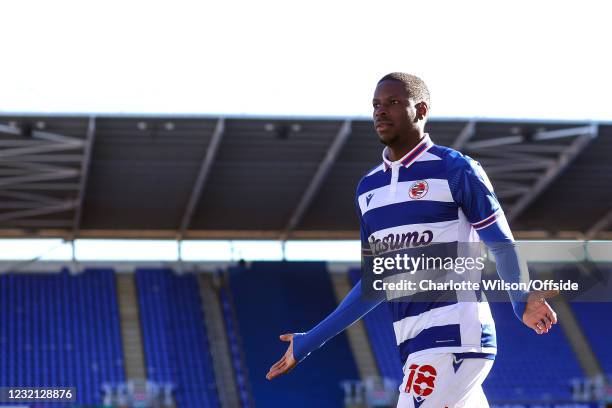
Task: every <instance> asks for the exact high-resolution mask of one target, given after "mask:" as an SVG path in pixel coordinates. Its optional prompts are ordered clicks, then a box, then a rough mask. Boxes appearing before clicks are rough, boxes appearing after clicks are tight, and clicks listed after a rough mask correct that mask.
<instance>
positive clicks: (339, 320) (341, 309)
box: [266, 281, 384, 380]
mask: <svg viewBox="0 0 612 408" xmlns="http://www.w3.org/2000/svg"><path fill="white" fill-rule="evenodd" d="M383 300H384V298H383V297H381V298H380V299H379V300H365V299H363V297H362V296H361V281H359V282H357V284H356V285H355V286H354V287H353V289H352V290H351V291H350V292H349V294H348V295H347V296H346V297H345V298H344V300H343V301H342V302H341V303H340V305H338V307H337V308H336V310H334V311H333V312H332V313H331V314H330V315H329V316H327V317H326V318H325V319H324V320H323V321H321V323H319V324H318V325H316V326H315V327H314V328H312V329H311V330H309V331H308V332H306V333H294V334H283V335H281V336H280V339H281V340H282V341H286V342H289V348H288V349H287V351H286V352H285V354H284V355H283V357H282V358H281V359H280V360H279V361H277V362H276V363H275V364H274V365H273V366H272V367H270V370H269V371H268V374H267V375H266V378H267V379H268V380H271V379H273V378H275V377H278V376H279V375H282V374H285V373H287V372H289V371H290V370H291V369H292V368H293V367H295V366H296V365H297V363H299V362H300V361H302V360H303V359H305V358H306V357H307V356H308V355H309V354H310V353H311V352H313V351H314V350H316V349H318V348H320V347H321V346H323V344H325V343H326V342H327V341H328V340H329V339H331V338H332V337H334V336H336V335H337V334H338V333H340V332H341V331H343V330H344V329H346V328H347V327H349V326H350V325H351V324H353V323H355V322H356V321H357V320H359V319H360V318H361V317H363V316H364V315H365V314H367V313H368V312H369V311H370V310H372V309H374V308H375V307H376V306H378V305H379V304H380V303H381V302H382V301H383Z"/></svg>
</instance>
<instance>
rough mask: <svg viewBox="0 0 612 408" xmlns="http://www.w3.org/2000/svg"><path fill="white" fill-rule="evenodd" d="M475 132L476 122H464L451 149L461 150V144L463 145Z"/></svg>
mask: <svg viewBox="0 0 612 408" xmlns="http://www.w3.org/2000/svg"><path fill="white" fill-rule="evenodd" d="M475 133H476V122H475V121H473V120H470V121H469V122H468V123H466V124H465V126H464V127H463V129H461V132H459V134H458V135H457V138H456V139H455V143H453V149H455V150H461V149H462V148H463V146H465V144H466V143H467V142H468V141H469V140H470V139H471V138H472V137H473V136H474V134H475Z"/></svg>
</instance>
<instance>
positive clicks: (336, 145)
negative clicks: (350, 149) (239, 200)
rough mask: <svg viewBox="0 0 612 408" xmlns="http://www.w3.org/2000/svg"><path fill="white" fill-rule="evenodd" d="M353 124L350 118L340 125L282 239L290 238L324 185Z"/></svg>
mask: <svg viewBox="0 0 612 408" xmlns="http://www.w3.org/2000/svg"><path fill="white" fill-rule="evenodd" d="M351 124H352V123H351V121H350V120H346V121H344V123H343V124H342V126H341V127H340V130H339V131H338V133H337V134H336V137H335V138H334V140H333V142H332V144H331V146H330V147H329V149H328V150H327V154H326V155H325V157H323V160H322V161H321V163H320V164H319V167H318V168H317V171H316V173H315V174H314V176H313V177H312V179H311V180H310V184H309V185H308V187H307V188H306V190H305V191H304V194H303V195H302V198H301V199H300V201H299V203H298V205H297V207H296V208H295V210H294V211H293V214H292V215H291V218H289V222H288V223H287V226H286V227H285V231H284V232H283V233H282V234H281V240H283V241H284V240H286V239H287V238H289V236H290V235H291V233H292V232H293V230H294V229H295V228H296V227H297V226H298V225H299V223H300V221H301V220H302V217H303V216H304V213H305V212H306V210H307V209H308V206H310V203H311V202H312V200H313V199H314V198H315V196H316V195H317V193H318V192H319V190H320V188H321V186H322V185H323V182H324V181H325V178H326V177H327V174H328V173H329V170H330V169H331V168H332V166H333V164H334V162H335V161H336V158H337V157H338V154H339V153H340V150H341V149H342V146H344V143H345V142H346V140H347V139H348V137H349V136H350V134H351Z"/></svg>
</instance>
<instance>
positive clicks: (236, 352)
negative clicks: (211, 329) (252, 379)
mask: <svg viewBox="0 0 612 408" xmlns="http://www.w3.org/2000/svg"><path fill="white" fill-rule="evenodd" d="M219 301H220V302H221V310H222V312H223V320H224V323H225V328H226V331H227V341H228V342H229V350H230V354H231V356H230V357H231V359H232V366H233V368H234V373H235V377H236V385H237V387H238V394H239V399H240V404H241V406H242V408H247V407H250V406H252V404H251V398H250V395H251V394H250V391H249V385H248V380H247V373H246V368H245V367H244V364H243V359H242V354H241V350H242V347H241V343H240V340H239V337H238V336H239V333H238V329H237V327H236V321H235V316H234V311H233V308H232V304H231V301H230V294H229V293H228V289H227V288H226V287H221V289H220V291H219Z"/></svg>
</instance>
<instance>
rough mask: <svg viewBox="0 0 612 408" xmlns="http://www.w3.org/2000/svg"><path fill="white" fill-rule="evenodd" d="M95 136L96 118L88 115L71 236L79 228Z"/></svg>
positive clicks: (73, 235) (76, 232) (74, 234)
mask: <svg viewBox="0 0 612 408" xmlns="http://www.w3.org/2000/svg"><path fill="white" fill-rule="evenodd" d="M95 138H96V118H95V117H93V116H92V117H90V118H89V121H88V123H87V137H86V139H85V140H86V143H85V151H84V152H83V161H82V162H81V181H80V183H79V196H78V198H77V202H76V210H75V212H74V219H73V226H72V237H73V239H74V237H75V236H76V235H77V234H78V232H79V228H81V218H82V214H83V201H84V199H85V191H86V189H87V179H88V177H89V167H90V163H91V154H92V153H91V152H92V150H93V145H94V141H95Z"/></svg>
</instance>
